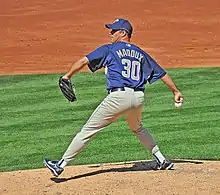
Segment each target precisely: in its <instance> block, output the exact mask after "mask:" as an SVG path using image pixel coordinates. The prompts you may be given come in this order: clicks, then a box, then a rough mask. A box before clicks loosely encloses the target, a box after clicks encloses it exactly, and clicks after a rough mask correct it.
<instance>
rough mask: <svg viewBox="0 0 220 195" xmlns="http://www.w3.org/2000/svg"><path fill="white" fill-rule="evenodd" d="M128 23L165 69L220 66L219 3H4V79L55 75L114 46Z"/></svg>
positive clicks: (0, 15)
mask: <svg viewBox="0 0 220 195" xmlns="http://www.w3.org/2000/svg"><path fill="white" fill-rule="evenodd" d="M117 17H125V18H128V19H129V20H130V21H132V23H133V26H134V36H133V42H134V43H136V44H138V45H140V46H141V47H142V48H143V49H145V50H146V51H147V52H149V53H150V54H151V55H152V56H153V57H154V58H155V59H156V60H157V61H158V62H159V63H160V64H161V65H162V66H163V67H165V68H166V67H186V66H187V67H192V66H193V67H195V66H196V67H201V66H219V65H220V55H219V53H220V36H219V34H220V20H219V18H220V1H219V0H211V1H207V0H193V1H191V0H169V1H163V0H157V1H149V3H147V1H146V0H129V1H126V0H118V1H116V0H115V1H114V0H109V1H104V0H100V1H91V3H88V1H85V0H74V1H71V0H65V1H64V0H53V1H46V0H38V1H36V0H32V1H28V0H19V1H18V0H7V1H0V26H1V31H0V37H1V44H0V59H1V60H0V67H1V68H0V74H23V73H48V72H50V73H55V72H63V71H66V70H67V69H68V68H69V66H70V63H71V62H72V61H75V60H77V59H79V58H80V57H82V56H83V55H86V54H87V53H88V52H90V51H91V50H93V49H95V48H96V47H97V46H100V45H101V44H104V43H107V42H108V41H109V38H108V31H107V30H106V29H105V28H104V24H105V23H110V22H112V21H113V20H114V19H116V18H117Z"/></svg>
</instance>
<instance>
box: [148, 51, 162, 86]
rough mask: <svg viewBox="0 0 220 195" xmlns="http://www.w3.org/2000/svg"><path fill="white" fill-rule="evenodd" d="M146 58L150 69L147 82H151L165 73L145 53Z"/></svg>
mask: <svg viewBox="0 0 220 195" xmlns="http://www.w3.org/2000/svg"><path fill="white" fill-rule="evenodd" d="M146 59H147V61H148V63H149V65H150V67H151V70H152V72H151V75H150V76H149V78H148V82H149V83H150V84H152V83H154V82H155V81H157V80H158V79H160V78H162V77H163V76H164V75H166V71H165V70H164V69H163V68H162V67H161V66H160V65H159V64H158V63H157V62H156V61H155V60H154V59H153V58H152V57H151V56H149V55H146Z"/></svg>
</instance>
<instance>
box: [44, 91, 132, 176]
mask: <svg viewBox="0 0 220 195" xmlns="http://www.w3.org/2000/svg"><path fill="white" fill-rule="evenodd" d="M122 94H123V92H113V93H111V94H109V95H108V96H107V97H106V98H105V99H104V100H103V101H102V102H101V104H100V105H99V106H98V107H97V108H96V110H95V111H94V112H93V114H92V115H91V116H90V118H89V119H88V121H87V123H86V124H85V125H84V126H83V128H82V129H81V131H80V132H79V133H78V134H77V135H76V136H75V137H74V138H73V140H72V142H71V143H70V145H69V147H68V148H67V150H66V152H65V153H64V155H63V157H62V159H61V160H60V161H59V162H58V163H56V164H55V165H54V166H58V167H60V168H62V169H63V168H64V167H65V166H66V165H67V163H68V162H69V161H71V160H73V159H74V158H75V156H76V155H77V154H79V153H80V152H81V151H82V150H83V148H84V147H85V146H87V144H88V143H89V141H90V140H91V139H92V137H93V136H94V135H95V134H97V133H98V132H99V131H100V130H102V129H103V128H104V127H106V126H107V125H109V124H110V123H112V122H113V121H115V120H116V119H117V118H118V117H120V115H121V114H123V113H124V112H125V111H126V110H127V109H128V107H129V106H130V102H129V101H128V102H127V101H125V98H124V96H123V95H122ZM48 163H50V162H49V161H48V160H47V162H45V164H46V165H47V164H48ZM48 168H50V165H48ZM52 171H53V170H52ZM53 173H54V171H53ZM56 176H57V175H56Z"/></svg>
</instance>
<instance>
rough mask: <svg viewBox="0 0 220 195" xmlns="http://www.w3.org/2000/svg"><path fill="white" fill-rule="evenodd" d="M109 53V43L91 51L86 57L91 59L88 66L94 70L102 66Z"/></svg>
mask: <svg viewBox="0 0 220 195" xmlns="http://www.w3.org/2000/svg"><path fill="white" fill-rule="evenodd" d="M108 54H109V47H108V45H103V46H101V47H99V48H97V49H95V50H94V51H92V52H91V53H89V54H88V55H87V56H86V57H87V58H88V60H89V64H88V67H89V69H90V70H91V71H92V72H95V71H96V70H98V69H100V68H102V67H103V66H104V63H105V61H106V58H107V56H108Z"/></svg>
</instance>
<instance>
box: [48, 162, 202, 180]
mask: <svg viewBox="0 0 220 195" xmlns="http://www.w3.org/2000/svg"><path fill="white" fill-rule="evenodd" d="M172 162H174V163H193V164H202V162H200V161H190V160H172ZM129 164H133V166H131V167H120V168H107V169H102V170H97V171H92V172H90V173H85V174H81V175H76V176H74V177H70V178H57V177H55V178H54V177H53V178H51V180H52V181H54V182H55V183H62V182H66V181H69V180H74V179H80V178H83V177H90V176H94V175H99V174H102V173H109V172H131V171H155V170H156V166H157V164H156V161H142V162H134V163H127V165H129ZM116 165H117V164H116ZM121 165H122V164H121ZM112 166H114V165H112ZM97 167H100V166H90V168H97Z"/></svg>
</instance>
